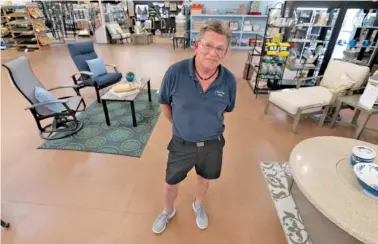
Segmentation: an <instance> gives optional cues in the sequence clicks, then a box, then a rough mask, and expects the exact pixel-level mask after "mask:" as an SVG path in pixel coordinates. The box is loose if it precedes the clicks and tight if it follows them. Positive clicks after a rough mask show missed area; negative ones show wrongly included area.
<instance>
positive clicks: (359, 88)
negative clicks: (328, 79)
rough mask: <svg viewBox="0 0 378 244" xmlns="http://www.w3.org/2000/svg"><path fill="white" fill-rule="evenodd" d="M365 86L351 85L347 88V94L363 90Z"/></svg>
mask: <svg viewBox="0 0 378 244" xmlns="http://www.w3.org/2000/svg"><path fill="white" fill-rule="evenodd" d="M365 88H366V86H360V87H352V88H350V89H347V95H353V92H355V91H359V90H363V89H365Z"/></svg>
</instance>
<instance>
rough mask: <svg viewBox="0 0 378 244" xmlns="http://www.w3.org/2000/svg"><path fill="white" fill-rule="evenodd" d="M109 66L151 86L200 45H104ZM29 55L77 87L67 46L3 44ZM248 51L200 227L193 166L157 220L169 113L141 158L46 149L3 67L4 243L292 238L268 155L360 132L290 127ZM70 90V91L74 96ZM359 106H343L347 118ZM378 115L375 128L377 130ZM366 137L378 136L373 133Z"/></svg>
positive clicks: (8, 55) (51, 76)
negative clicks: (277, 201)
mask: <svg viewBox="0 0 378 244" xmlns="http://www.w3.org/2000/svg"><path fill="white" fill-rule="evenodd" d="M95 48H96V50H97V52H98V54H99V55H101V56H103V57H104V60H105V62H106V63H113V64H116V65H117V66H118V68H119V70H121V71H122V73H126V72H128V71H133V72H135V73H137V74H138V75H142V76H149V77H150V78H151V82H152V88H154V89H157V88H159V86H160V83H161V79H162V77H163V76H164V72H165V70H166V69H167V68H168V67H169V66H170V65H171V64H173V63H175V62H177V61H179V60H182V59H184V58H188V57H190V56H191V55H192V50H185V51H184V50H182V49H178V50H176V51H173V48H172V46H171V43H170V42H167V41H158V43H157V44H154V45H151V46H132V45H96V47H95ZM20 55H26V56H27V57H28V58H29V60H30V62H31V65H32V68H33V71H34V73H35V74H36V76H37V77H38V78H39V79H40V80H41V82H42V83H43V84H44V85H45V86H46V87H49V88H50V87H54V86H57V85H63V84H72V81H71V80H70V77H69V76H70V75H71V74H73V73H75V72H76V71H77V70H76V68H75V66H74V64H73V62H72V60H71V59H70V57H69V55H68V51H67V47H66V46H64V45H57V46H53V47H51V48H48V49H46V50H43V51H38V52H33V53H22V52H15V51H2V53H1V56H2V57H1V61H2V63H5V62H7V61H8V60H10V59H12V58H15V57H17V56H20ZM246 57H247V53H246V51H234V50H233V51H231V52H230V53H229V55H228V57H227V58H226V59H225V60H224V64H225V66H226V67H227V68H229V69H230V70H231V71H232V72H233V73H234V74H235V76H236V77H237V79H238V80H239V81H238V95H237V105H236V109H235V111H234V112H232V113H230V114H227V115H226V121H225V124H226V132H225V137H226V146H225V148H224V164H223V172H222V176H221V178H220V179H219V180H217V181H213V182H211V186H210V189H209V192H208V196H207V198H206V200H205V206H206V209H207V211H208V213H209V218H210V226H209V229H208V230H207V231H200V230H199V229H198V228H197V227H196V225H195V222H194V214H193V211H192V209H191V202H192V200H193V199H194V190H195V184H196V177H195V174H194V172H191V173H190V174H189V176H188V177H187V179H186V180H185V181H184V182H183V183H182V184H181V186H180V194H179V197H178V200H177V202H176V206H177V216H176V217H175V218H174V219H173V220H172V222H171V223H170V225H169V226H168V228H167V230H166V232H165V233H163V235H159V236H156V235H154V234H153V233H152V231H151V227H152V223H153V221H154V220H155V218H156V216H157V215H158V214H159V213H160V211H161V209H162V200H163V198H162V193H163V184H164V174H165V166H166V160H167V150H166V148H167V144H168V142H169V140H170V137H171V134H172V129H171V125H170V123H169V122H168V121H167V120H166V119H165V118H164V117H163V116H161V117H160V119H159V120H158V123H157V125H156V126H155V129H154V131H153V134H152V136H151V138H150V140H149V142H148V144H147V146H146V148H145V151H144V153H143V155H142V157H141V158H131V157H124V156H115V155H107V154H97V153H86V152H75V151H58V150H37V149H36V148H37V147H38V146H39V145H40V144H41V143H42V140H41V139H40V138H39V135H38V132H37V128H36V126H35V122H34V121H33V118H32V116H31V114H30V113H29V112H28V111H25V110H24V108H25V107H26V106H28V102H27V101H26V100H25V99H24V98H23V97H22V95H21V94H20V93H19V92H18V91H17V89H15V88H14V87H12V86H11V84H10V83H9V80H8V75H7V72H6V70H5V69H2V74H1V81H2V86H1V101H2V103H1V112H2V118H1V119H2V120H1V122H2V123H1V126H2V128H1V129H2V135H1V139H2V155H1V158H2V161H1V176H2V179H1V182H2V185H1V191H2V215H3V217H4V218H5V219H6V220H8V221H10V222H11V223H12V228H11V229H9V230H3V231H2V234H3V235H2V240H3V242H2V243H4V244H24V243H25V244H26V243H27V244H32V243H38V244H45V243H46V244H51V243H54V244H60V243H64V244H65V243H69V244H72V243H80V244H81V243H91V244H97V243H106V244H109V243H116V244H124V243H132V244H134V243H137V244H139V243H140V244H150V243H162V244H171V243H172V244H177V243H180V244H181V243H182V244H186V243H194V242H198V243H231V244H234V243H264V244H270V243H271V244H279V243H285V238H284V236H283V233H282V228H281V226H280V224H279V222H278V218H277V215H276V212H275V209H274V204H273V202H272V200H271V198H270V195H269V192H268V189H267V187H266V184H265V181H264V178H263V177H262V175H261V172H260V168H259V162H261V161H263V160H278V161H285V160H287V159H288V158H289V155H290V152H291V150H292V148H293V147H294V146H295V145H296V144H297V143H298V142H300V141H302V140H304V139H307V138H310V137H313V136H321V135H337V136H346V137H352V136H353V135H354V130H353V129H352V128H350V127H347V126H344V125H339V126H337V127H336V128H334V129H329V128H328V127H326V126H325V127H323V128H319V127H318V126H317V124H316V123H314V122H313V121H312V120H310V119H304V120H303V121H301V122H300V126H299V129H298V133H297V134H293V133H292V132H291V129H292V119H291V118H289V117H288V116H287V115H286V114H285V113H283V112H281V111H279V110H277V109H276V108H273V107H272V108H270V109H269V113H268V115H266V116H264V114H263V110H264V105H265V101H266V96H259V97H258V98H256V97H255V95H254V94H253V93H252V91H251V90H250V88H249V86H248V85H247V83H246V81H243V80H242V79H241V78H242V71H243V68H244V62H245V59H246ZM69 92H70V91H65V92H63V93H62V94H69ZM82 94H83V96H84V98H85V100H86V102H87V103H88V104H90V103H92V102H93V101H94V100H95V93H94V89H93V88H86V89H84V90H82ZM350 118H351V112H350V111H349V112H348V111H347V112H343V120H344V121H346V120H348V119H350ZM377 121H378V120H377V117H373V118H372V119H371V121H370V122H369V124H368V127H372V128H374V127H375V129H377V125H378V123H377ZM363 139H366V140H367V139H369V140H377V136H376V134H373V133H371V132H365V133H364V137H363Z"/></svg>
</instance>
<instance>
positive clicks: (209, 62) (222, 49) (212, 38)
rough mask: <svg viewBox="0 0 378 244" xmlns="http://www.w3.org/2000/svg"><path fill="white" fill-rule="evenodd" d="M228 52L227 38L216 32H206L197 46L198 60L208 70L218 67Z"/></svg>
mask: <svg viewBox="0 0 378 244" xmlns="http://www.w3.org/2000/svg"><path fill="white" fill-rule="evenodd" d="M227 50H228V46H227V38H226V37H225V36H223V35H220V34H218V33H216V32H214V31H206V32H205V34H204V35H203V38H202V39H201V40H200V41H197V42H196V44H195V54H196V59H198V61H199V62H200V63H201V64H202V65H203V66H204V68H206V69H215V68H216V67H218V65H219V64H220V62H221V61H222V59H223V58H224V56H225V55H226V53H227Z"/></svg>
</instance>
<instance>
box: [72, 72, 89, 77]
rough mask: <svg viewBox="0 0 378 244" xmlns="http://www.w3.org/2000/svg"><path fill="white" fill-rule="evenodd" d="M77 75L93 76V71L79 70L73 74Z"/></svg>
mask: <svg viewBox="0 0 378 244" xmlns="http://www.w3.org/2000/svg"><path fill="white" fill-rule="evenodd" d="M76 75H88V76H92V75H93V73H92V72H89V71H79V72H78V73H75V74H73V75H72V76H76Z"/></svg>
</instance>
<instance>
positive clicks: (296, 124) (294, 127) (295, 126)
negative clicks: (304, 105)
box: [293, 110, 301, 133]
mask: <svg viewBox="0 0 378 244" xmlns="http://www.w3.org/2000/svg"><path fill="white" fill-rule="evenodd" d="M300 118H301V111H300V110H298V111H297V114H296V115H295V117H294V124H293V132H294V133H297V127H298V124H299V119H300Z"/></svg>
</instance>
